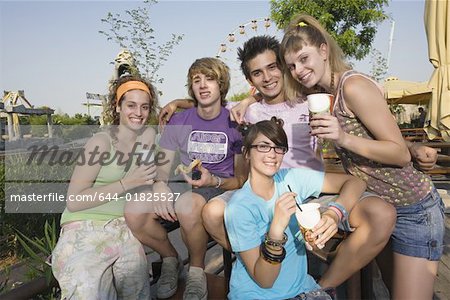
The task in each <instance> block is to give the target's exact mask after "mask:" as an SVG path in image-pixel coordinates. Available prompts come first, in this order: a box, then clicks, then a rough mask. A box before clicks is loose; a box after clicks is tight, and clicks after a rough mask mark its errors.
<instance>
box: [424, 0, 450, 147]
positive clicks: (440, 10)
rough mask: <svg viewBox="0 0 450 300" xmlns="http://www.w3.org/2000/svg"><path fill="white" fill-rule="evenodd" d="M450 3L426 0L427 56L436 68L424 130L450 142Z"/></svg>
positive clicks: (430, 84) (433, 136) (431, 80)
mask: <svg viewBox="0 0 450 300" xmlns="http://www.w3.org/2000/svg"><path fill="white" fill-rule="evenodd" d="M449 14H450V4H449V1H447V0H427V1H426V2H425V15H424V20H425V30H426V33H427V39H428V56H429V58H430V62H431V63H432V64H433V66H434V68H435V70H434V72H433V74H432V75H431V78H430V81H429V83H428V86H429V87H430V88H431V89H432V97H431V101H430V105H429V109H428V119H429V120H430V122H429V124H428V125H427V126H426V127H425V130H426V132H427V134H428V137H429V138H430V139H434V138H435V137H437V136H439V135H441V136H442V138H443V139H444V140H445V141H450V17H449Z"/></svg>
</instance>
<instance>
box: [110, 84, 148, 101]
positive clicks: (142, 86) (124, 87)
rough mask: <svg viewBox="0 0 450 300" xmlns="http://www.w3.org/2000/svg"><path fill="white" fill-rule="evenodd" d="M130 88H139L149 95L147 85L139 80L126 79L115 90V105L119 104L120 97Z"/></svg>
mask: <svg viewBox="0 0 450 300" xmlns="http://www.w3.org/2000/svg"><path fill="white" fill-rule="evenodd" d="M131 90H141V91H144V92H147V94H148V95H149V96H150V90H149V89H148V86H147V85H146V84H145V83H143V82H141V81H135V80H134V81H127V82H125V83H124V84H122V85H120V86H119V88H118V89H117V92H116V100H117V104H116V105H117V106H119V100H120V98H122V96H123V94H125V93H126V92H128V91H131Z"/></svg>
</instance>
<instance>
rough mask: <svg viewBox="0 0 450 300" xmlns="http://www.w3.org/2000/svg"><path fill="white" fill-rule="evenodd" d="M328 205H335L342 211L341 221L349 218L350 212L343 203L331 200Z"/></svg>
mask: <svg viewBox="0 0 450 300" xmlns="http://www.w3.org/2000/svg"><path fill="white" fill-rule="evenodd" d="M328 207H329V208H330V207H335V208H336V209H338V210H339V211H340V212H341V214H342V219H341V221H346V220H348V212H347V210H346V209H345V207H344V206H343V205H342V204H339V203H337V202H330V203H328Z"/></svg>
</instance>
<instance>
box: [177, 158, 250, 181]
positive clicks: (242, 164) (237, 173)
mask: <svg viewBox="0 0 450 300" xmlns="http://www.w3.org/2000/svg"><path fill="white" fill-rule="evenodd" d="M199 170H200V172H201V173H202V176H201V177H200V179H199V180H192V178H190V177H189V176H187V175H185V179H186V181H187V182H188V183H189V184H191V185H192V186H195V187H202V186H210V187H216V186H217V183H220V188H222V189H224V190H235V189H239V188H241V187H242V185H243V184H244V182H245V181H246V180H247V177H248V163H247V161H246V160H244V159H243V157H242V154H236V155H235V156H234V177H229V178H220V179H218V178H217V176H213V175H212V174H211V173H210V172H209V171H208V170H207V169H206V168H204V167H200V168H199Z"/></svg>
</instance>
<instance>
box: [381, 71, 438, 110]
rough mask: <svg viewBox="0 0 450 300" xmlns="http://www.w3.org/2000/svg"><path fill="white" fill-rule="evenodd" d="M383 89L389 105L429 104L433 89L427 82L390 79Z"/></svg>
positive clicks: (386, 80) (385, 82) (386, 81)
mask: <svg viewBox="0 0 450 300" xmlns="http://www.w3.org/2000/svg"><path fill="white" fill-rule="evenodd" d="M383 87H384V98H385V99H386V100H387V101H388V103H389V104H428V102H429V101H430V99H431V89H430V88H429V87H428V83H427V82H414V81H405V80H399V79H398V78H395V77H389V78H386V79H385V81H384V84H383Z"/></svg>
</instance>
